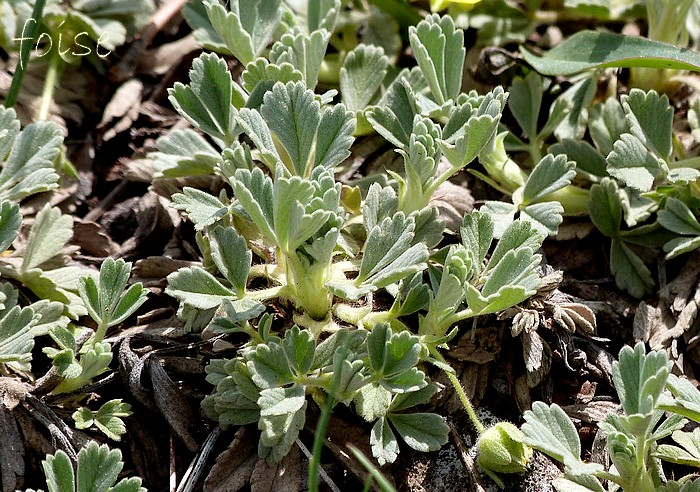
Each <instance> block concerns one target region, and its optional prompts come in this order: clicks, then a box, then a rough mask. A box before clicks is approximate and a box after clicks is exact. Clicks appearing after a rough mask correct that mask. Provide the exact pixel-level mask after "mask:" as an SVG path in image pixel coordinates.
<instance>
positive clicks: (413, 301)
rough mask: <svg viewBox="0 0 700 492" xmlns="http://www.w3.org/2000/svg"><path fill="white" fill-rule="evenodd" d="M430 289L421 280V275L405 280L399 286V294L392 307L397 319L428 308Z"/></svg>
mask: <svg viewBox="0 0 700 492" xmlns="http://www.w3.org/2000/svg"><path fill="white" fill-rule="evenodd" d="M429 301H430V289H429V287H428V286H427V285H425V284H424V283H423V282H422V280H421V274H420V273H415V274H414V275H413V276H412V277H406V278H404V279H403V280H402V281H401V283H400V284H399V292H398V295H397V296H396V299H395V300H394V303H393V304H392V306H391V309H390V311H391V313H392V314H393V315H394V316H396V317H397V318H398V317H400V316H407V315H409V314H413V313H415V312H417V311H419V310H421V309H423V308H425V307H427V306H428V302H429Z"/></svg>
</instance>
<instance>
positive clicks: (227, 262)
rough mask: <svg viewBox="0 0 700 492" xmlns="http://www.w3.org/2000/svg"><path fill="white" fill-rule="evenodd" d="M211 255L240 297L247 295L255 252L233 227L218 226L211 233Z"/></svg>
mask: <svg viewBox="0 0 700 492" xmlns="http://www.w3.org/2000/svg"><path fill="white" fill-rule="evenodd" d="M209 245H210V247H211V257H212V260H213V261H214V264H215V265H216V268H217V269H218V270H219V271H220V272H221V273H222V274H223V276H224V277H226V280H228V281H229V283H230V284H231V288H232V289H233V290H234V291H235V292H236V295H237V296H238V297H239V298H243V297H244V296H245V289H246V283H247V280H248V272H249V270H250V265H251V262H252V261H253V253H252V252H251V251H250V250H249V249H248V245H247V244H246V241H245V239H244V238H243V237H242V236H240V235H239V234H238V233H237V232H236V231H235V230H234V229H233V228H232V227H222V226H217V227H215V228H214V229H213V230H212V231H210V233H209Z"/></svg>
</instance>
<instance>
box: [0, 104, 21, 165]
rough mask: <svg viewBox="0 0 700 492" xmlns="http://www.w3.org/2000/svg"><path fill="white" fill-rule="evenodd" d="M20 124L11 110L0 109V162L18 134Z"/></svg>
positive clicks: (8, 151) (5, 156)
mask: <svg viewBox="0 0 700 492" xmlns="http://www.w3.org/2000/svg"><path fill="white" fill-rule="evenodd" d="M20 128H21V125H20V122H19V120H18V119H17V113H16V112H15V110H14V109H12V108H7V107H5V106H2V107H0V160H2V161H5V160H6V159H7V156H8V154H9V153H10V151H11V150H12V146H13V145H14V143H15V139H16V138H17V136H18V135H19V133H20Z"/></svg>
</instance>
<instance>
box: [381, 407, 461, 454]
mask: <svg viewBox="0 0 700 492" xmlns="http://www.w3.org/2000/svg"><path fill="white" fill-rule="evenodd" d="M387 418H388V419H389V421H390V422H391V423H392V425H393V426H394V428H395V429H396V432H398V433H399V435H400V436H401V437H402V438H403V440H404V441H406V444H408V445H409V446H410V447H411V448H413V449H415V450H416V451H422V452H424V453H426V452H428V451H437V450H438V449H440V448H441V447H442V446H443V445H444V444H445V443H447V436H448V433H449V431H450V428H449V427H448V425H447V424H446V423H445V420H444V419H443V418H442V417H441V416H440V415H438V414H436V413H399V414H396V413H391V414H389V415H388V417H387Z"/></svg>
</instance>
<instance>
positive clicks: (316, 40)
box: [269, 29, 331, 89]
mask: <svg viewBox="0 0 700 492" xmlns="http://www.w3.org/2000/svg"><path fill="white" fill-rule="evenodd" d="M330 36H331V35H330V32H328V31H327V30H325V29H320V30H318V31H313V32H311V33H310V34H303V33H296V34H295V33H293V32H287V33H286V34H284V35H283V36H282V37H281V38H280V39H279V40H278V41H277V42H276V43H275V44H274V45H272V48H271V49H270V55H269V58H270V61H271V62H272V63H275V64H277V65H279V64H282V63H289V64H291V65H292V66H294V67H295V68H296V69H297V70H299V71H300V72H301V73H302V75H303V79H304V83H305V85H306V87H308V88H309V89H313V88H315V87H316V84H317V83H318V74H319V72H320V70H321V64H322V63H323V58H324V56H325V54H326V48H327V47H328V40H329V39H330Z"/></svg>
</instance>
